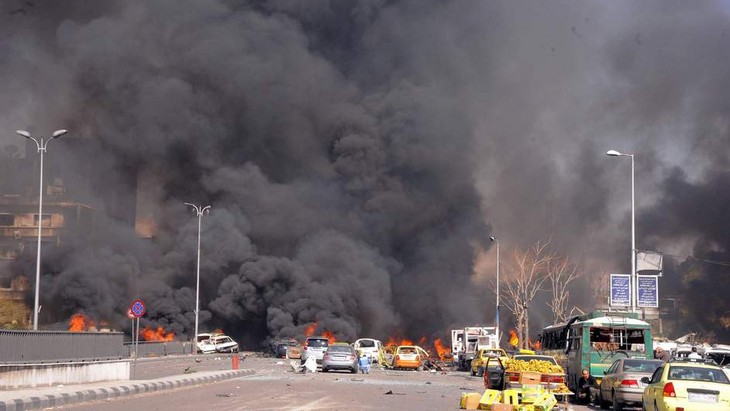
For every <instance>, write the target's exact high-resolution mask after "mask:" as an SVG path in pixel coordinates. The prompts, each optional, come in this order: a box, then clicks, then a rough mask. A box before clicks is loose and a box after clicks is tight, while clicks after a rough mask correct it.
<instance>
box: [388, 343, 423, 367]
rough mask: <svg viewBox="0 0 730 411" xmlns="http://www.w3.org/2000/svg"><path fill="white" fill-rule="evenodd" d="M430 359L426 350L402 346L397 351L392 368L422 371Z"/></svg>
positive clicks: (415, 346)
mask: <svg viewBox="0 0 730 411" xmlns="http://www.w3.org/2000/svg"><path fill="white" fill-rule="evenodd" d="M428 357H429V355H428V353H427V352H426V350H424V349H423V348H421V347H419V346H417V345H401V346H398V348H396V350H395V356H394V357H393V364H392V367H393V368H395V369H396V370H398V369H414V370H418V371H422V370H423V364H424V363H425V362H426V360H428Z"/></svg>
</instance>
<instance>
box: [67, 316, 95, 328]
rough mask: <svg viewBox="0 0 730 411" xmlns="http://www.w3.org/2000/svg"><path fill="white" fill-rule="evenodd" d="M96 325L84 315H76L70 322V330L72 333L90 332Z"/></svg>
mask: <svg viewBox="0 0 730 411" xmlns="http://www.w3.org/2000/svg"><path fill="white" fill-rule="evenodd" d="M95 327H96V324H95V323H94V322H93V321H91V319H90V318H89V317H87V316H86V315H84V314H83V313H78V314H74V315H72V316H71V319H70V320H68V330H69V331H71V332H72V333H78V332H82V331H89V328H95Z"/></svg>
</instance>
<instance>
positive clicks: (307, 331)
mask: <svg viewBox="0 0 730 411" xmlns="http://www.w3.org/2000/svg"><path fill="white" fill-rule="evenodd" d="M315 331H317V323H312V324H309V326H308V327H307V329H305V330H304V336H305V337H311V336H312V335H313V334H314V332H315Z"/></svg>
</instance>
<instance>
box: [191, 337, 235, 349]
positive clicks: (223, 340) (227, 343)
mask: <svg viewBox="0 0 730 411" xmlns="http://www.w3.org/2000/svg"><path fill="white" fill-rule="evenodd" d="M202 335H204V334H199V335H198V350H199V351H200V352H202V353H203V354H209V353H234V352H238V343H237V342H236V341H235V340H234V339H233V338H231V337H229V336H227V335H223V334H208V335H209V337H208V338H207V339H201V338H200V337H201V336H202Z"/></svg>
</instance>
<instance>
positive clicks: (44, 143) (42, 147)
mask: <svg viewBox="0 0 730 411" xmlns="http://www.w3.org/2000/svg"><path fill="white" fill-rule="evenodd" d="M15 132H16V133H18V134H20V135H21V136H23V137H25V138H27V139H28V140H33V141H34V142H35V145H36V147H38V152H39V153H41V173H40V184H39V188H38V250H37V252H36V263H35V303H34V304H33V330H34V331H37V330H38V298H39V294H40V293H39V290H40V283H41V225H42V223H43V153H45V152H46V147H48V142H49V141H51V140H53V139H55V138H59V137H61V136H62V135H64V134H66V133H68V130H63V129H61V130H56V131H54V132H53V134H52V135H51V138H49V139H48V140H44V139H43V137H41V138H40V140H36V139H35V138H34V137H33V136H31V135H30V133H29V132H27V131H25V130H15Z"/></svg>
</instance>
